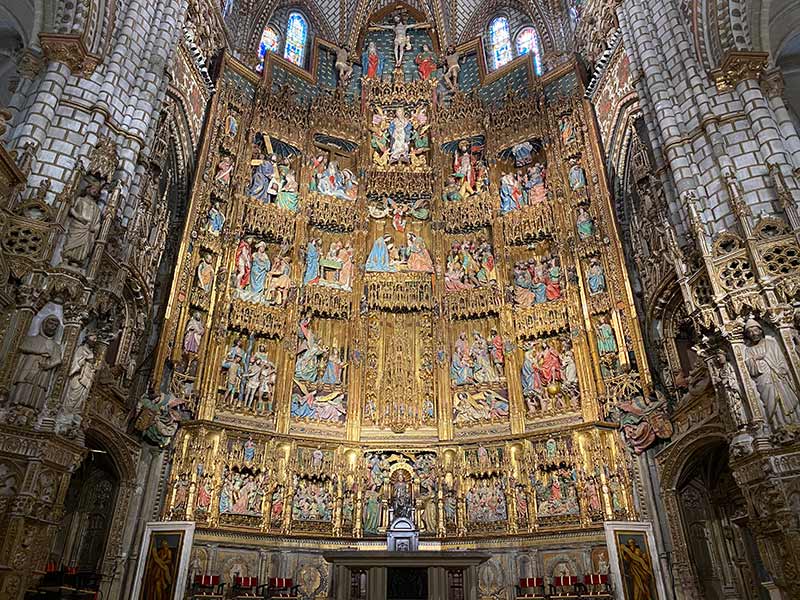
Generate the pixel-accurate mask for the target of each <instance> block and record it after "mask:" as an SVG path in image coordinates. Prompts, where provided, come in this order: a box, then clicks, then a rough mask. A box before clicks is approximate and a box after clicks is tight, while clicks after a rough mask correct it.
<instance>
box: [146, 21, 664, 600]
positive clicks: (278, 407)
mask: <svg viewBox="0 0 800 600" xmlns="http://www.w3.org/2000/svg"><path fill="white" fill-rule="evenodd" d="M366 35H367V38H366V41H365V43H369V42H370V41H371V40H377V42H376V43H377V46H376V48H377V49H378V50H380V48H381V47H384V46H385V47H387V48H388V47H389V46H387V45H386V44H388V41H387V40H389V41H390V40H391V37H389V38H386V37H380V36H385V35H390V34H389V33H387V32H382V30H381V31H378V30H377V29H376V30H370V31H369V32H368V33H367V34H366ZM414 35H415V36H426V39H429V41H430V38H428V37H427V36H429V33H428V30H427V29H425V28H422V27H420V28H417V29H415V30H414ZM370 36H372V37H370ZM415 39H416V38H415ZM420 39H422V38H420ZM381 44H383V45H384V46H381ZM378 50H376V51H378ZM472 52H473V54H472V56H473V57H474V56H475V54H474V50H473V51H472ZM401 60H402V59H401ZM405 60H406V61H408V60H413V56H407V57H406V59H405ZM469 60H472V59H469ZM476 64H477V63H476ZM409 65H411V66H409ZM409 65H405V63H404V69H405V71H403V72H402V73H401V72H399V71H398V70H397V69H395V71H394V72H393V73H392V74H391V75H390V74H389V73H388V69H387V72H385V73H383V74H382V75H381V74H380V73H375V72H373V73H369V72H366V73H362V74H361V76H360V77H358V76H356V77H353V79H352V80H349V81H348V82H346V85H340V86H339V87H338V88H337V89H336V90H334V91H331V92H327V91H325V90H322V89H320V90H318V93H317V95H313V96H311V97H309V96H304V95H303V94H304V93H307V91H306V92H303V93H301V92H300V91H297V90H295V91H293V90H292V89H290V88H289V87H280V86H278V84H277V83H275V82H274V81H273V79H275V78H277V76H278V74H279V73H281V72H284V71H285V72H286V73H292V72H293V71H292V70H293V69H296V67H291V66H289V65H288V64H286V63H284V61H281V59H279V58H276V57H274V56H271V55H270V57H269V64H268V65H267V66H266V67H265V69H264V71H265V74H266V79H265V80H259V79H257V78H256V77H255V75H254V74H253V73H252V72H251V71H249V69H247V68H246V67H244V66H242V65H240V64H239V63H237V62H236V61H235V60H233V59H230V58H227V57H226V58H225V59H224V61H223V65H222V67H221V73H220V76H219V83H218V92H217V94H216V97H215V99H214V101H213V106H212V108H211V117H210V119H211V124H210V126H209V127H208V130H207V136H206V139H205V142H204V146H203V147H204V152H203V156H202V157H201V158H200V166H199V173H200V174H201V175H200V176H199V177H198V179H197V182H196V184H195V187H194V193H193V198H192V204H191V212H190V220H189V224H188V226H187V228H186V231H185V233H184V238H183V246H182V255H183V256H184V257H185V259H184V262H183V264H182V265H180V266H179V269H178V276H177V277H176V279H175V283H174V287H173V290H172V294H171V299H170V303H169V306H168V308H167V325H166V327H165V331H166V334H165V336H164V338H163V340H162V343H161V345H160V350H159V356H158V359H157V360H156V364H157V365H159V366H160V367H161V368H160V370H159V372H158V373H157V376H156V381H157V382H158V383H159V385H160V386H161V390H162V394H165V395H166V396H167V397H169V398H170V399H171V400H170V401H171V402H174V403H178V404H185V405H186V406H187V407H191V411H192V417H191V419H188V420H186V421H184V422H183V423H182V425H181V427H180V429H179V431H178V434H177V436H176V438H175V459H174V465H173V469H172V473H171V476H170V481H169V495H168V508H167V510H166V514H165V517H166V518H168V519H181V520H182V519H190V520H192V519H193V520H195V521H196V522H197V533H196V536H195V554H194V558H195V563H194V564H195V568H196V569H197V570H198V572H210V571H211V570H215V569H216V570H223V571H225V573H227V572H228V571H231V572H232V570H233V568H234V566H235V567H236V568H237V569H239V571H238V572H240V574H243V573H246V574H248V575H259V576H261V577H262V578H264V577H265V576H266V575H267V574H268V573H269V574H272V575H275V574H278V575H279V576H287V575H286V573H287V572H291V573H292V574H293V576H294V577H295V579H296V580H298V581H299V580H301V579H303V578H306V579H307V595H308V596H309V597H313V596H315V595H323V594H324V592H325V588H326V586H327V585H328V584H329V579H328V577H329V572H330V571H329V567H328V565H327V564H326V563H325V562H323V560H322V558H323V557H322V555H321V554H320V552H319V550H318V549H319V548H320V547H322V548H324V549H325V550H328V549H334V548H337V547H339V548H342V547H351V546H354V545H356V546H358V547H359V548H362V549H372V550H379V549H381V548H385V545H384V544H385V540H386V531H387V528H388V527H389V525H390V515H391V513H392V510H393V507H395V506H396V505H397V502H398V499H399V498H400V497H401V496H402V498H403V499H404V501H407V502H409V503H410V505H411V506H412V507H413V510H412V511H409V513H408V514H409V516H410V518H412V520H413V523H414V526H415V527H416V528H417V529H418V530H419V532H420V547H421V548H427V549H434V548H435V549H438V550H451V549H453V548H456V547H459V548H483V547H488V546H486V545H487V544H491V545H492V547H494V548H503V547H505V546H506V545H507V544H513V546H514V548H516V550H514V551H513V552H510V553H506V554H503V553H500V554H496V555H495V556H494V557H493V558H492V560H491V561H490V562H489V563H487V565H485V566H484V567H481V568H482V569H483V571H482V573H484V574H485V576H484V579H483V580H482V581H483V583H482V584H481V585H482V586H483V587H482V589H484V590H491V589H494V590H500V589H501V588H503V587H504V586H505V585H506V583H502V581H504V576H502V575H501V574H502V573H503V572H505V571H506V570H509V569H510V570H511V571H514V572H520V576H523V575H524V574H525V573H533V572H534V571H535V572H541V571H542V570H545V571H547V572H548V573H551V572H555V570H558V569H561V570H562V571H563V570H564V569H566V570H567V571H570V572H574V573H575V574H578V572H579V571H580V572H582V573H583V572H598V569H599V565H602V560H601V559H602V557H603V556H607V554H604V553H605V552H606V549H605V546H604V541H603V540H604V537H603V525H602V524H603V521H604V520H625V519H635V518H636V511H635V507H634V505H633V501H632V496H631V493H630V489H631V486H632V485H633V483H634V482H633V481H632V480H631V476H630V473H629V470H628V467H627V464H626V456H625V452H624V450H623V446H622V441H621V438H620V436H619V435H618V432H617V424H616V423H614V422H612V421H611V419H610V416H609V415H610V414H611V413H612V409H614V408H615V407H616V406H617V405H619V404H622V403H628V404H627V405H635V406H636V407H638V408H637V409H636V411H637V412H636V415H638V421H637V422H636V425H635V427H637V428H638V430H639V431H640V432H641V433H642V435H645V436H652V438H653V439H655V437H656V436H664V435H669V431H668V423H665V422H664V421H663V420H659V419H658V415H659V414H660V413H659V406H658V405H657V404H655V403H653V402H652V401H651V399H650V382H649V379H648V375H647V373H646V370H643V369H642V368H641V367H642V366H643V364H644V353H643V350H642V346H641V338H640V334H639V332H638V329H637V323H636V320H635V318H634V313H633V308H632V298H631V291H630V287H629V284H628V281H627V279H626V275H625V271H624V268H623V263H622V255H621V249H620V244H619V241H618V239H617V233H616V230H615V226H614V222H613V219H612V216H611V207H610V206H609V193H608V189H607V187H606V180H605V176H604V173H603V169H602V162H601V157H600V153H599V146H598V142H597V139H598V138H597V132H596V128H595V123H594V121H593V119H592V117H591V113H590V112H589V109H588V105H587V104H586V103H585V101H584V100H583V99H582V88H581V84H580V80H579V78H578V76H577V71H576V67H575V65H574V64H572V63H570V64H567V65H564V66H562V67H561V68H560V69H559V70H556V71H552V72H551V73H548V74H547V75H545V76H544V78H542V79H538V78H535V77H534V76H533V72H532V70H531V67H530V59H529V57H521V58H520V59H518V60H516V61H514V62H513V63H512V64H511V65H510V67H509V68H508V69H506V70H504V71H503V72H502V73H499V74H495V75H494V76H493V77H494V78H493V79H491V80H489V79H488V77H487V79H486V81H483V80H478V81H475V82H474V86H473V87H472V89H471V91H469V90H464V89H461V90H456V91H453V90H452V89H450V88H449V87H448V86H445V85H444V83H443V82H442V81H441V80H437V79H436V78H435V77H432V78H427V77H423V76H422V74H420V75H419V76H412V75H409V72H410V73H412V74H413V73H414V67H413V64H412V63H409ZM476 68H477V67H476ZM281 70H283V71H281ZM476 72H477V71H476ZM504 73H505V74H506V75H508V76H509V77H511V76H513V77H514V78H515V79H514V81H522V82H523V84H521V87H520V85H518V84H514V85H516V87H517V88H518V89H516V91H514V93H513V94H509V95H508V96H504V97H497V93H496V91H495V90H496V89H498V88H497V87H496V86H497V85H499V83H497V82H500V83H502V82H503V79H502V77H505V76H506V75H504ZM456 75H457V74H456ZM284 80H286V78H285V77H284ZM470 85H472V84H470ZM509 85H510V84H509ZM462 87H466V84H465V83H463V78H462ZM467 92H469V93H467ZM494 100H496V101H497V102H496V103H494V104H491V105H490V101H494ZM289 548H291V549H293V551H292V553H291V554H289V555H287V554H282V553H283V552H284V551H285V550H287V549H289ZM270 557H273V558H270ZM274 557H280V558H274ZM326 557H327V555H326ZM275 561H278V562H275ZM276 565H279V566H276ZM277 571H280V572H281V573H283V574H281V573H277ZM523 572H524V573H523ZM495 575H496V577H495ZM487 578H488V579H487ZM493 578H494V579H493ZM491 593H494V592H491ZM370 597H372V596H370Z"/></svg>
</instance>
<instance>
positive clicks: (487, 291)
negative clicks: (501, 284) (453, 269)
mask: <svg viewBox="0 0 800 600" xmlns="http://www.w3.org/2000/svg"><path fill="white" fill-rule="evenodd" d="M501 305H502V298H501V292H500V289H499V288H498V287H497V286H496V285H493V286H488V287H479V288H474V289H471V290H461V291H457V292H448V293H447V294H445V296H444V306H445V311H446V312H447V314H448V315H450V317H451V318H453V319H467V318H471V317H481V316H485V315H489V314H497V313H498V312H499V310H500V307H501Z"/></svg>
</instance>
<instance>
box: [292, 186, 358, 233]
mask: <svg viewBox="0 0 800 600" xmlns="http://www.w3.org/2000/svg"><path fill="white" fill-rule="evenodd" d="M304 202H305V206H306V209H307V214H308V218H309V222H310V223H311V224H312V225H318V226H320V227H323V228H327V229H335V230H337V231H353V229H355V227H356V225H357V224H358V216H359V214H358V213H359V211H358V209H357V207H356V203H355V201H354V200H345V199H344V198H338V197H336V196H328V195H325V194H319V193H317V192H309V193H308V194H307V195H306V197H305V200H304Z"/></svg>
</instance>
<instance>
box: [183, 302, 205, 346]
mask: <svg viewBox="0 0 800 600" xmlns="http://www.w3.org/2000/svg"><path fill="white" fill-rule="evenodd" d="M205 332H206V327H205V325H203V319H202V317H201V316H200V311H195V312H193V313H192V316H191V317H190V318H189V320H188V321H187V322H186V330H185V332H184V334H183V351H184V352H186V353H187V354H196V353H197V351H198V350H199V349H200V343H201V342H202V341H203V334H204V333H205Z"/></svg>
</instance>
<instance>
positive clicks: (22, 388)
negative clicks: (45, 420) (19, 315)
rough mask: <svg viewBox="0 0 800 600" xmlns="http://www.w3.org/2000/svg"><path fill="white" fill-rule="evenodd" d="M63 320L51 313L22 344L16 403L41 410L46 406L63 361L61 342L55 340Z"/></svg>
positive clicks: (15, 381)
mask: <svg viewBox="0 0 800 600" xmlns="http://www.w3.org/2000/svg"><path fill="white" fill-rule="evenodd" d="M60 326H61V321H60V320H59V318H58V317H57V316H56V315H48V316H47V317H45V318H44V320H43V321H42V322H41V324H40V326H39V333H37V334H36V335H28V336H26V337H25V339H23V340H22V343H21V344H20V346H19V362H18V363H17V368H16V370H15V371H14V377H13V380H12V387H11V393H10V396H9V399H10V401H11V404H12V405H15V406H23V407H27V408H31V409H34V410H39V409H41V408H42V407H44V405H45V401H46V400H47V394H48V393H49V392H50V387H51V386H52V384H53V375H54V374H55V371H56V367H58V366H59V365H60V364H61V360H62V357H61V353H62V349H61V344H59V343H58V342H56V341H55V339H54V338H55V337H56V335H57V334H58V329H59V327H60Z"/></svg>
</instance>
